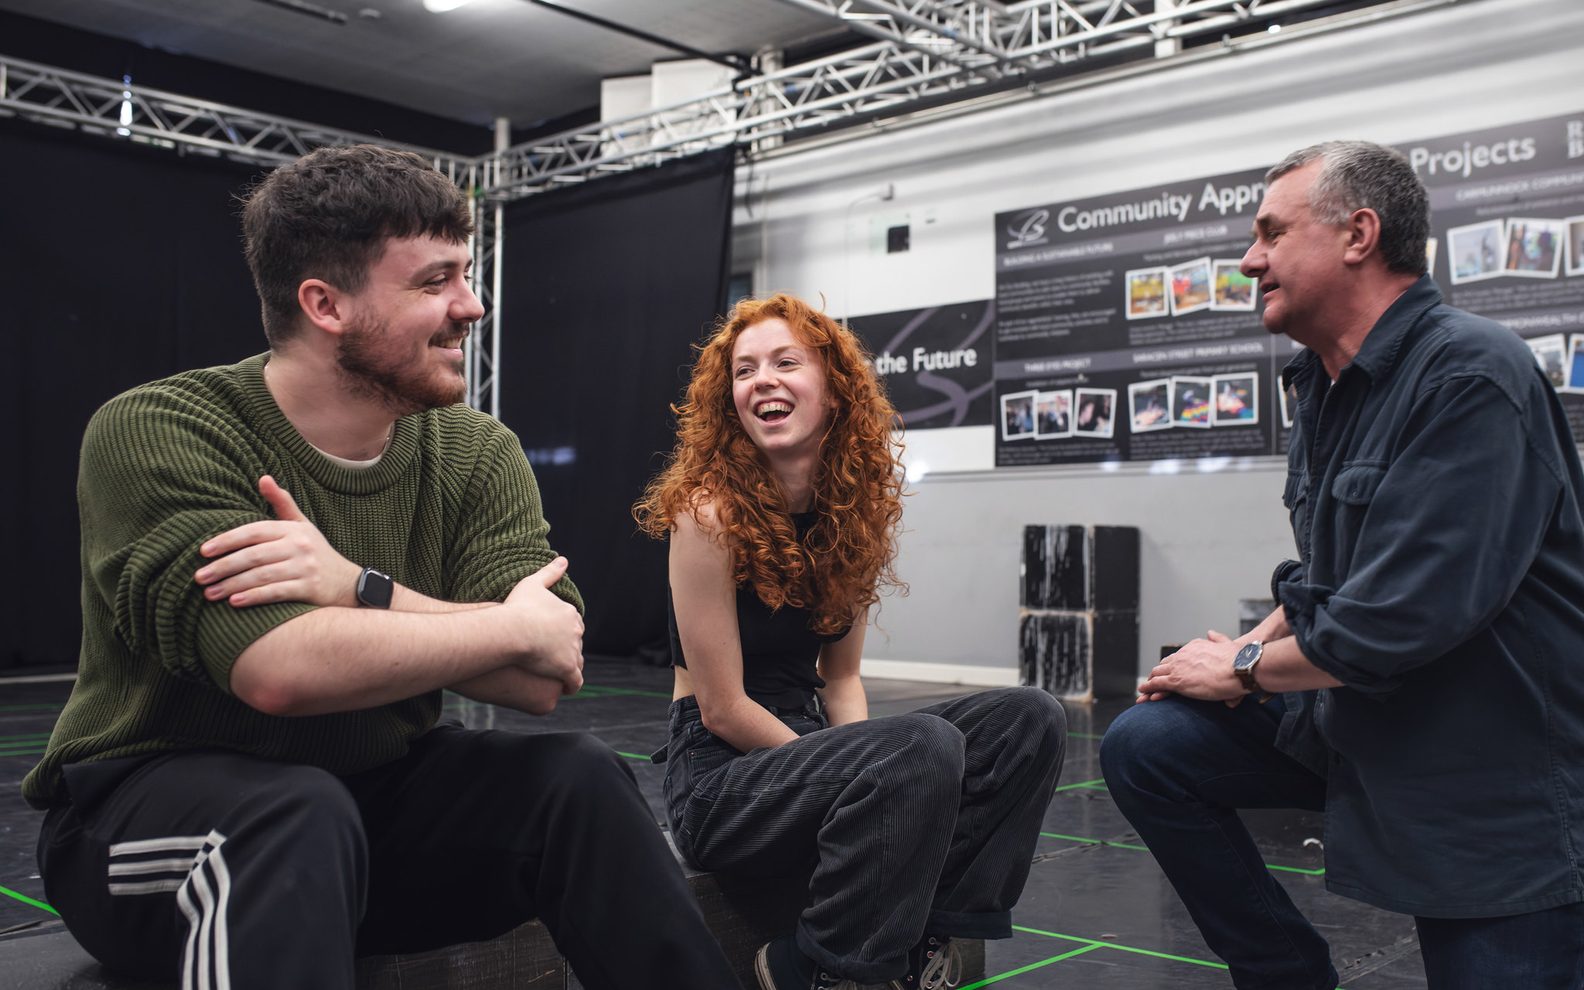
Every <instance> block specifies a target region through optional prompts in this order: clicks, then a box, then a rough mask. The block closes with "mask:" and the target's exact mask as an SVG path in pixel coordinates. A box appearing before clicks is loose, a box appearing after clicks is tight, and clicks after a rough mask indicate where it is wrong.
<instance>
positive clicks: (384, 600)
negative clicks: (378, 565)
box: [357, 567, 396, 608]
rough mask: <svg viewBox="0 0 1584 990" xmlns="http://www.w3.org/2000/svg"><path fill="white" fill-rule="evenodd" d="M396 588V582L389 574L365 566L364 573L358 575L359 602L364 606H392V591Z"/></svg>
mask: <svg viewBox="0 0 1584 990" xmlns="http://www.w3.org/2000/svg"><path fill="white" fill-rule="evenodd" d="M395 589H396V582H394V581H392V580H391V579H390V575H389V574H381V573H380V572H379V571H376V570H375V569H374V568H372V567H365V568H363V573H362V574H359V575H358V582H357V600H358V604H359V605H361V606H363V607H364V608H390V603H391V592H392V591H394V590H395Z"/></svg>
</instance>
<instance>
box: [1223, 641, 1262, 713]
mask: <svg viewBox="0 0 1584 990" xmlns="http://www.w3.org/2000/svg"><path fill="white" fill-rule="evenodd" d="M1264 654H1265V644H1264V643H1262V642H1260V641H1259V640H1257V639H1256V640H1254V642H1252V643H1249V644H1247V645H1246V646H1244V647H1243V648H1242V649H1241V650H1238V651H1237V656H1235V657H1233V658H1232V673H1234V674H1236V675H1237V679H1238V681H1239V683H1241V684H1242V685H1243V690H1245V691H1247V692H1248V693H1249V694H1257V695H1260V696H1261V698H1260V700H1262V701H1263V700H1264V699H1265V698H1266V697H1269V695H1268V694H1266V692H1265V690H1264V689H1263V688H1261V687H1260V686H1259V681H1257V680H1255V678H1254V668H1255V667H1257V666H1259V662H1260V657H1261V656H1263V655H1264Z"/></svg>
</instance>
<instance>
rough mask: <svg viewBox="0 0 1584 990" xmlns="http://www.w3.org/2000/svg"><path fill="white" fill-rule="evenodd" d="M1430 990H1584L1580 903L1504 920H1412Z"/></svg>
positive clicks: (1583, 928) (1582, 910)
mask: <svg viewBox="0 0 1584 990" xmlns="http://www.w3.org/2000/svg"><path fill="white" fill-rule="evenodd" d="M1414 921H1415V922H1416V923H1417V924H1418V926H1419V950H1420V951H1421V952H1422V953H1423V954H1424V963H1425V975H1426V976H1427V977H1429V983H1430V986H1431V988H1432V990H1485V988H1486V987H1524V988H1526V990H1578V988H1579V987H1584V904H1564V905H1563V906H1562V907H1556V908H1551V909H1550V910H1549V911H1536V912H1534V913H1533V914H1515V915H1512V916H1511V917H1507V918H1415V919H1414Z"/></svg>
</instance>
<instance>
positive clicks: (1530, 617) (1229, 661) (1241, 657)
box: [1101, 142, 1584, 990]
mask: <svg viewBox="0 0 1584 990" xmlns="http://www.w3.org/2000/svg"><path fill="white" fill-rule="evenodd" d="M1266 182H1267V192H1266V195H1265V200H1264V203H1263V204H1262V205H1261V207H1260V211H1259V214H1258V216H1257V218H1256V220H1255V229H1254V237H1255V241H1254V246H1253V247H1251V248H1250V249H1249V252H1248V254H1247V256H1246V257H1245V258H1244V259H1243V271H1244V273H1245V274H1247V275H1249V276H1251V277H1253V278H1255V279H1257V280H1258V281H1259V284H1260V290H1261V292H1262V293H1263V295H1264V300H1265V308H1264V322H1265V326H1266V328H1267V329H1269V330H1271V331H1272V332H1275V333H1283V334H1286V335H1287V336H1289V337H1291V338H1292V339H1293V340H1295V341H1297V342H1299V343H1301V344H1303V345H1305V346H1306V347H1307V348H1308V350H1307V351H1306V352H1304V353H1303V354H1301V355H1299V356H1298V357H1297V358H1296V359H1294V360H1293V362H1292V363H1291V364H1290V365H1288V367H1287V369H1286V370H1285V371H1284V372H1283V376H1282V377H1283V384H1284V385H1285V386H1286V387H1287V388H1289V389H1291V390H1292V391H1293V393H1294V394H1295V396H1296V399H1297V415H1296V416H1295V422H1294V428H1293V432H1292V437H1291V449H1290V453H1289V458H1288V463H1289V467H1288V476H1287V484H1286V490H1285V494H1284V495H1283V502H1284V503H1285V504H1286V506H1287V509H1288V511H1289V513H1290V514H1291V517H1292V527H1293V535H1294V537H1295V538H1296V541H1297V545H1298V551H1299V560H1297V561H1287V562H1285V563H1283V564H1282V565H1281V566H1280V567H1278V568H1277V569H1276V573H1275V575H1274V577H1273V580H1272V591H1273V594H1274V597H1275V598H1276V600H1277V602H1278V603H1279V604H1278V606H1277V608H1276V610H1275V611H1274V612H1273V613H1272V614H1271V615H1270V616H1269V617H1268V618H1266V619H1265V621H1264V622H1262V623H1261V624H1260V625H1259V627H1258V628H1256V629H1254V630H1253V631H1252V632H1250V633H1249V634H1247V635H1245V636H1243V637H1241V638H1239V639H1237V640H1228V639H1227V638H1226V637H1224V636H1219V635H1215V634H1211V636H1210V637H1209V638H1208V639H1202V640H1195V641H1193V642H1192V643H1189V644H1188V645H1187V646H1185V647H1183V648H1182V649H1181V650H1179V651H1178V652H1177V653H1175V654H1173V655H1171V656H1169V657H1167V658H1166V659H1165V660H1163V661H1161V663H1160V665H1159V666H1157V667H1155V669H1154V670H1152V671H1151V672H1150V674H1149V677H1148V678H1147V679H1146V680H1145V681H1144V683H1143V684H1142V685H1141V686H1140V688H1139V701H1140V702H1141V704H1139V705H1137V706H1135V707H1134V708H1133V709H1131V710H1130V711H1128V712H1126V713H1124V714H1123V716H1122V717H1121V718H1119V719H1118V720H1117V721H1116V723H1115V724H1113V725H1112V727H1111V729H1110V731H1109V732H1108V733H1107V734H1106V738H1105V741H1104V743H1103V744H1102V747H1101V761H1102V765H1103V767H1104V771H1105V776H1106V781H1107V783H1108V784H1109V785H1110V787H1111V792H1112V794H1113V795H1114V796H1115V798H1116V801H1117V804H1118V805H1119V806H1120V807H1121V808H1122V810H1123V812H1124V813H1125V814H1126V815H1127V816H1128V819H1129V820H1130V821H1131V822H1132V823H1133V825H1134V827H1135V828H1137V829H1138V832H1139V834H1140V835H1141V836H1142V837H1143V838H1144V840H1145V841H1146V842H1148V843H1149V846H1150V849H1151V851H1153V852H1154V854H1155V856H1156V859H1157V860H1158V861H1159V862H1160V864H1161V866H1162V867H1163V868H1164V869H1165V871H1166V874H1167V876H1168V877H1169V878H1170V879H1171V881H1172V884H1173V885H1174V886H1175V887H1176V889H1177V891H1178V893H1179V894H1180V895H1181V897H1182V899H1183V901H1184V903H1185V904H1186V905H1187V907H1188V910H1189V912H1190V913H1191V914H1192V915H1193V918H1194V921H1195V922H1196V923H1197V924H1198V925H1199V928H1200V930H1201V932H1203V934H1204V936H1205V940H1206V942H1208V943H1209V945H1210V947H1211V948H1212V949H1213V950H1215V951H1216V952H1217V953H1218V954H1219V955H1220V956H1221V957H1222V958H1223V959H1225V960H1226V961H1227V963H1228V965H1229V966H1230V967H1231V972H1232V978H1233V982H1234V983H1235V984H1236V985H1237V986H1239V987H1273V988H1274V987H1280V988H1283V990H1296V988H1311V987H1312V988H1321V987H1323V988H1326V990H1330V988H1332V987H1335V986H1336V981H1337V976H1336V971H1335V970H1334V969H1333V968H1332V965H1331V962H1330V959H1329V951H1328V947H1327V945H1326V943H1325V940H1324V939H1323V938H1321V937H1320V935H1319V934H1318V933H1316V932H1315V930H1314V929H1313V927H1311V926H1310V925H1309V923H1308V922H1307V921H1306V920H1305V919H1304V918H1303V916H1302V915H1301V914H1300V913H1299V912H1298V911H1297V909H1296V908H1295V907H1294V906H1293V904H1292V902H1291V900H1290V899H1288V897H1287V895H1286V893H1285V892H1284V891H1283V890H1282V888H1281V886H1280V885H1279V884H1277V883H1276V882H1275V881H1274V880H1273V879H1272V878H1271V876H1270V873H1269V872H1268V871H1267V870H1266V868H1265V866H1264V865H1263V862H1262V861H1261V859H1260V856H1259V853H1258V851H1257V850H1256V849H1255V847H1254V844H1253V842H1252V840H1251V839H1250V838H1249V834H1248V831H1247V829H1245V828H1244V827H1243V825H1242V823H1241V822H1240V821H1239V819H1238V817H1237V813H1236V809H1238V808H1246V807H1305V808H1312V809H1317V810H1318V809H1324V811H1325V813H1326V885H1327V887H1328V888H1329V889H1330V890H1332V891H1334V892H1336V893H1339V894H1343V895H1346V896H1348V897H1354V898H1357V899H1359V900H1363V901H1366V902H1368V903H1371V904H1374V905H1377V906H1379V907H1382V908H1386V909H1388V910H1392V911H1400V912H1404V913H1407V914H1412V915H1414V916H1415V920H1416V923H1417V925H1418V930H1419V941H1420V949H1421V952H1422V953H1423V956H1424V960H1425V970H1426V973H1427V975H1428V977H1429V982H1430V986H1431V987H1432V988H1437V990H1440V988H1469V990H1473V988H1497V987H1500V988H1506V987H1523V988H1526V990H1546V988H1556V990H1564V988H1568V990H1576V988H1578V987H1584V862H1581V857H1584V676H1581V675H1584V508H1581V501H1580V498H1581V492H1584V476H1581V473H1580V467H1579V458H1578V451H1577V448H1576V447H1575V445H1574V440H1573V437H1572V435H1571V434H1570V433H1569V431H1568V426H1567V421H1566V418H1565V416H1564V415H1563V411H1562V408H1561V406H1560V404H1559V402H1558V400H1557V397H1556V395H1555V393H1554V392H1553V391H1552V389H1551V387H1550V385H1549V384H1548V383H1547V381H1546V379H1545V377H1544V375H1543V374H1542V373H1541V371H1540V369H1539V368H1538V367H1537V366H1536V364H1535V360H1534V356H1533V355H1532V353H1531V352H1530V350H1529V349H1528V348H1527V347H1526V346H1525V345H1524V343H1523V342H1522V341H1521V340H1519V339H1518V338H1517V337H1516V336H1515V335H1513V334H1512V333H1511V332H1509V331H1508V330H1506V329H1505V328H1503V327H1502V326H1500V325H1499V324H1496V323H1493V322H1491V321H1489V320H1485V319H1482V318H1480V317H1477V316H1474V315H1472V314H1469V313H1465V312H1462V311H1461V310H1457V309H1453V308H1452V307H1450V306H1447V305H1446V304H1445V303H1443V302H1442V300H1441V293H1440V291H1439V290H1438V289H1437V288H1436V286H1435V283H1433V282H1432V281H1431V280H1430V279H1429V277H1428V276H1427V275H1426V274H1425V273H1424V272H1425V238H1426V234H1427V231H1428V226H1429V223H1428V208H1427V201H1426V196H1425V191H1424V187H1423V185H1422V184H1421V183H1420V182H1419V180H1418V178H1417V176H1415V175H1414V172H1413V169H1412V168H1411V166H1410V165H1409V164H1408V162H1407V161H1406V160H1404V159H1403V158H1402V156H1400V155H1398V154H1397V153H1396V152H1394V151H1391V150H1390V149H1387V148H1382V147H1380V146H1377V145H1370V144H1364V143H1361V142H1348V143H1341V142H1338V143H1331V144H1325V145H1319V146H1316V147H1313V148H1308V149H1305V150H1303V151H1300V152H1297V153H1295V154H1293V155H1292V156H1290V157H1289V158H1288V159H1287V160H1286V161H1284V162H1282V163H1281V164H1280V165H1278V166H1276V167H1275V168H1274V169H1272V170H1271V172H1270V173H1269V174H1268V175H1267V176H1266ZM1266 692H1285V693H1280V694H1277V695H1275V696H1271V697H1269V698H1267V696H1266ZM1250 694H1253V695H1255V697H1254V698H1251V699H1247V700H1245V698H1246V696H1247V695H1250Z"/></svg>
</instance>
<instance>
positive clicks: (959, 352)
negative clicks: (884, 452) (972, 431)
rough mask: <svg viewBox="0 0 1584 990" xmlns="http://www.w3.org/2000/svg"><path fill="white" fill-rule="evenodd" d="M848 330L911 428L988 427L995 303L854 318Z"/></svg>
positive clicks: (903, 420)
mask: <svg viewBox="0 0 1584 990" xmlns="http://www.w3.org/2000/svg"><path fill="white" fill-rule="evenodd" d="M848 323H849V325H850V326H851V327H852V329H853V331H854V332H855V333H857V334H858V336H859V337H860V338H862V339H863V341H864V344H865V346H867V347H868V348H869V351H870V353H871V354H872V355H873V356H874V358H873V360H874V367H875V371H876V372H877V373H878V374H879V376H880V378H881V379H882V380H883V381H884V382H885V384H886V391H887V393H888V394H889V395H890V397H891V404H892V405H894V406H896V409H897V414H898V415H899V416H900V417H901V420H902V425H903V426H904V427H905V428H906V429H909V430H929V429H944V428H947V427H954V426H984V425H986V424H988V423H989V422H990V407H991V395H990V392H991V362H992V357H991V349H992V348H991V343H992V339H993V335H992V333H991V327H992V326H993V325H994V323H995V304H994V303H992V302H991V301H990V300H988V299H980V300H976V301H974V302H964V303H953V304H950V305H946V306H931V307H929V308H927V309H909V310H901V311H898V312H894V313H876V314H873V315H870V316H855V317H853V318H852V319H851V320H849V321H848Z"/></svg>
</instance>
